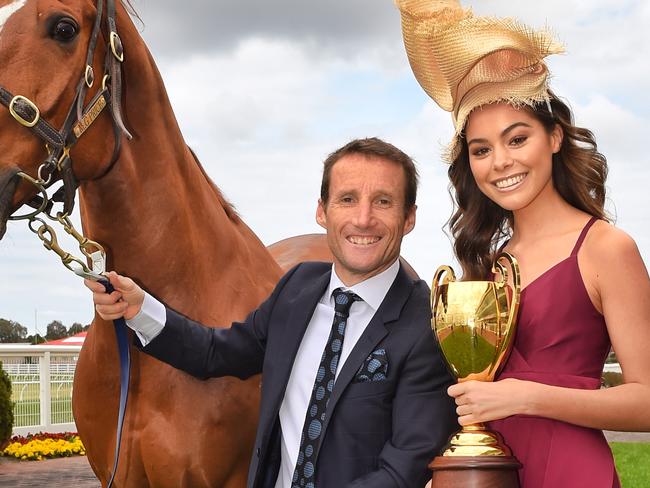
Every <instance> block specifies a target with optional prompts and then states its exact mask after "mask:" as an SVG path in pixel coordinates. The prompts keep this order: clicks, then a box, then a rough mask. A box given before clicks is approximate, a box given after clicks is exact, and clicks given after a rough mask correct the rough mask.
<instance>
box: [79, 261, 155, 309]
mask: <svg viewBox="0 0 650 488" xmlns="http://www.w3.org/2000/svg"><path fill="white" fill-rule="evenodd" d="M104 276H106V278H107V279H108V280H109V281H110V282H111V285H113V288H115V291H114V292H113V293H111V294H110V295H109V294H108V293H106V289H105V288H104V285H102V284H101V283H97V282H96V281H91V280H84V284H85V285H86V287H88V288H89V289H90V290H91V291H92V292H93V303H94V304H95V310H97V313H98V314H99V316H100V317H101V318H103V319H104V320H115V319H119V318H120V317H124V318H125V319H127V320H129V319H132V318H133V317H135V316H136V315H137V314H138V313H139V312H140V309H141V308H142V302H143V301H144V290H142V288H140V287H139V286H138V285H137V284H136V283H135V282H134V281H133V280H132V279H131V278H127V277H126V276H120V275H118V274H117V273H116V272H115V271H111V272H109V273H106V274H105V275H104Z"/></svg>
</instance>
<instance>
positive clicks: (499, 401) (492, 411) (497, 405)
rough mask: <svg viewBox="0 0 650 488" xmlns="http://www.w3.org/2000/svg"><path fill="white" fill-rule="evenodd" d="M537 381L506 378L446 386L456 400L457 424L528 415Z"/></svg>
mask: <svg viewBox="0 0 650 488" xmlns="http://www.w3.org/2000/svg"><path fill="white" fill-rule="evenodd" d="M536 386H537V383H533V382H530V381H522V380H517V379H513V378H507V379H504V380H500V381H494V382H489V381H465V382H463V383H458V384H456V385H452V386H450V387H449V388H448V389H447V393H448V394H449V396H451V397H453V398H454V399H455V400H456V405H457V408H456V413H457V414H458V423H459V424H460V425H468V424H476V423H479V422H489V421H490V420H498V419H502V418H505V417H509V416H511V415H516V414H528V413H529V405H530V398H531V394H532V393H533V391H534V390H535V387H536Z"/></svg>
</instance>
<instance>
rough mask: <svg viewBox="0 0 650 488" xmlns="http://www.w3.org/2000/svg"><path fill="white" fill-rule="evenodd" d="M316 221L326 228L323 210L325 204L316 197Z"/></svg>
mask: <svg viewBox="0 0 650 488" xmlns="http://www.w3.org/2000/svg"><path fill="white" fill-rule="evenodd" d="M316 223H317V224H318V225H320V226H321V227H322V228H323V229H327V213H326V212H325V204H324V203H323V200H321V199H320V198H319V199H318V206H317V207H316Z"/></svg>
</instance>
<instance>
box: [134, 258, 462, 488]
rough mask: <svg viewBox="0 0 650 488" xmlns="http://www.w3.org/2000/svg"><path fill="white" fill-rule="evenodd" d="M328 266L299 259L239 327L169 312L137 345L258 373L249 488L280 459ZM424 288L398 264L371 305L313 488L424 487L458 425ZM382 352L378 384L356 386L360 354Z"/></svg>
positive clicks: (238, 372) (197, 367) (340, 380)
mask: <svg viewBox="0 0 650 488" xmlns="http://www.w3.org/2000/svg"><path fill="white" fill-rule="evenodd" d="M330 273H331V264H328V263H303V264H300V265H298V266H297V267H295V268H294V269H292V270H291V271H289V272H288V273H287V274H286V275H285V276H284V277H283V278H282V279H281V280H280V282H279V283H278V285H277V286H276V288H275V290H274V291H273V293H272V294H271V296H270V297H269V298H268V299H267V300H266V301H265V302H264V303H262V304H261V305H260V306H259V308H257V309H256V310H255V311H253V312H252V313H251V314H250V315H249V316H248V317H247V318H246V320H245V321H244V322H243V323H234V324H233V325H232V327H231V328H229V329H213V328H208V327H204V326H202V325H200V324H197V323H196V322H193V321H191V320H189V319H187V318H185V317H183V316H181V315H179V314H177V313H176V312H174V311H172V310H169V309H168V310H167V322H166V325H165V328H164V329H163V331H162V332H161V333H160V335H158V336H157V337H156V338H155V339H154V340H153V341H151V342H150V343H149V344H148V345H147V346H146V347H145V348H144V349H143V350H144V351H145V352H147V353H149V354H151V355H153V356H155V357H157V358H159V359H161V360H163V361H165V362H167V363H169V364H171V365H172V366H175V367H177V368H180V369H182V370H184V371H187V372H188V373H190V374H192V375H194V376H196V377H199V378H209V377H214V376H226V375H232V376H236V377H239V378H248V377H250V376H252V375H254V374H257V373H262V396H261V405H260V417H259V424H258V427H257V438H256V441H255V449H254V452H253V457H252V460H251V464H250V470H249V476H248V487H249V488H273V486H274V484H275V480H276V478H277V474H278V469H279V463H280V435H281V434H280V427H279V425H280V422H279V416H278V412H279V409H280V404H281V402H282V399H283V397H284V393H285V389H286V386H287V382H288V380H289V375H290V373H291V369H292V366H293V361H294V358H295V356H296V353H297V351H298V347H299V345H300V341H301V340H302V337H303V335H304V333H305V330H306V328H307V325H308V324H309V321H310V319H311V317H312V315H313V312H314V310H315V308H316V305H317V303H318V301H319V299H320V298H321V296H322V295H323V293H324V292H325V290H326V288H327V286H328V284H329V280H330ZM430 323H431V309H430V305H429V288H428V286H427V285H426V284H425V283H424V282H423V281H421V280H413V279H411V278H409V277H408V276H407V274H406V272H405V271H404V270H403V269H402V268H400V270H399V272H398V274H397V277H396V279H395V281H394V283H393V285H392V286H391V288H390V290H389V291H388V293H387V295H386V298H385V299H384V301H383V302H382V304H381V306H380V307H379V310H377V313H376V314H375V316H374V317H373V318H372V320H371V321H370V323H369V324H368V326H367V328H366V329H365V331H364V332H363V334H362V335H361V337H360V338H359V341H358V342H357V344H356V345H355V346H354V348H353V350H352V351H351V353H350V355H349V357H348V358H347V360H346V361H345V363H344V364H343V365H342V367H341V370H340V371H339V375H338V377H337V380H336V383H335V386H334V390H333V392H332V396H331V397H330V401H329V404H328V416H327V419H326V420H325V423H324V426H323V428H324V438H323V441H322V445H321V449H320V452H319V454H318V459H317V460H316V486H317V487H319V488H343V487H358V488H361V487H369V488H370V487H372V488H397V487H400V488H416V487H422V486H424V484H425V483H426V481H427V478H428V476H429V473H428V469H427V464H428V462H429V461H431V459H432V458H433V457H434V456H435V455H436V454H437V453H438V452H439V450H440V449H441V448H442V446H443V445H444V444H445V442H446V441H447V439H448V437H449V435H450V434H451V433H452V432H453V431H454V430H456V429H457V427H458V424H457V421H456V416H455V408H454V407H455V405H454V404H453V401H452V400H451V399H450V397H449V396H448V395H447V393H446V389H447V387H448V386H449V385H450V384H451V383H452V379H451V376H450V375H449V373H448V371H447V369H446V367H445V366H444V363H443V361H442V357H441V354H440V352H439V350H438V347H437V345H436V342H435V340H434V337H433V334H432V332H431V326H430ZM378 348H381V349H384V350H385V351H386V356H387V358H388V361H389V364H388V375H387V378H386V379H385V380H383V381H370V382H355V381H354V378H355V375H356V373H357V371H358V370H359V368H360V366H361V365H362V364H363V363H364V361H365V360H366V358H367V357H368V356H369V355H370V354H371V353H372V352H373V351H375V350H376V349H378Z"/></svg>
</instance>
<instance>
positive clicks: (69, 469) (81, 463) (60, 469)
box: [0, 432, 650, 488]
mask: <svg viewBox="0 0 650 488" xmlns="http://www.w3.org/2000/svg"><path fill="white" fill-rule="evenodd" d="M605 436H606V437H607V440H608V441H610V442H612V441H613V442H647V443H650V433H647V432H605ZM0 487H2V488H4V487H7V488H8V487H12V488H27V487H29V488H40V487H47V488H70V487H74V488H100V483H99V481H97V478H95V475H94V473H93V471H92V469H90V466H89V465H88V461H87V459H86V457H85V456H74V457H70V458H59V459H47V460H45V461H22V462H21V461H14V460H12V459H8V458H3V457H0Z"/></svg>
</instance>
